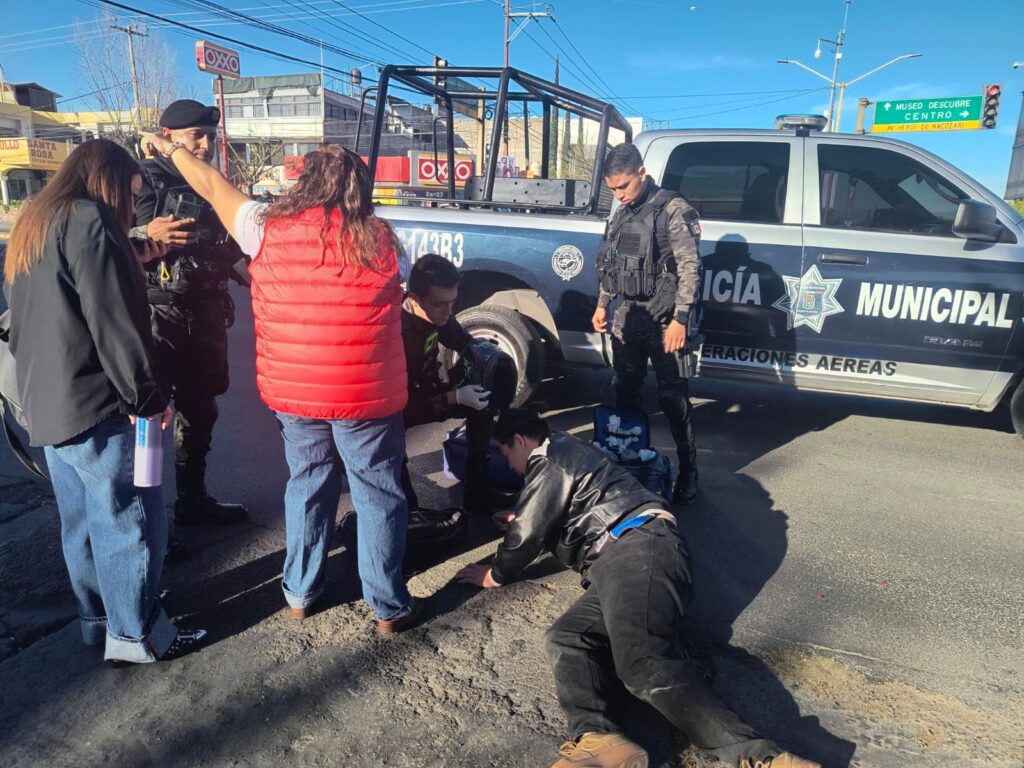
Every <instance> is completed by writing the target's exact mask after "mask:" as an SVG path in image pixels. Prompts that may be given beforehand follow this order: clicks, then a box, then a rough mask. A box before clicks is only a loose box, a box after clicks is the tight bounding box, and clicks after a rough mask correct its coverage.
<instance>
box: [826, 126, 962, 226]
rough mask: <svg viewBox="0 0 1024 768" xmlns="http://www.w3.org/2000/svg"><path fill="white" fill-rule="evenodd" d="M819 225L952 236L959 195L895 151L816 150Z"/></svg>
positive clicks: (834, 147)
mask: <svg viewBox="0 0 1024 768" xmlns="http://www.w3.org/2000/svg"><path fill="white" fill-rule="evenodd" d="M818 181H819V184H820V189H821V225H822V226H823V227H836V228H841V229H869V230H879V231H885V232H907V233H914V234H920V235H939V236H944V237H952V236H953V219H954V218H955V217H956V210H957V207H958V206H959V204H960V201H961V200H964V199H966V197H967V195H965V194H964V193H963V192H962V191H960V190H959V189H957V188H956V187H954V186H952V185H951V184H950V183H949V182H948V181H946V180H945V179H944V178H942V177H941V176H939V175H938V174H937V173H935V171H933V170H931V169H930V168H928V167H926V166H925V165H923V164H921V163H919V162H917V161H916V160H913V159H911V158H909V157H907V156H906V155H902V154H900V153H899V152H892V151H889V150H886V149H877V148H874V147H853V146H845V145H839V144H831V145H830V144H821V145H819V147H818Z"/></svg>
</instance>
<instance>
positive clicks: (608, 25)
mask: <svg viewBox="0 0 1024 768" xmlns="http://www.w3.org/2000/svg"><path fill="white" fill-rule="evenodd" d="M119 1H120V0H119ZM219 2H220V4H221V5H225V6H228V7H230V8H232V9H237V10H243V9H244V10H243V12H244V13H247V14H248V15H252V16H261V17H268V19H269V20H270V21H273V22H274V23H277V24H280V25H281V26H285V27H288V28H290V29H292V30H295V31H299V32H301V33H302V34H304V35H307V36H309V37H313V38H317V39H320V38H322V39H324V40H325V41H326V42H328V43H329V44H333V45H335V46H337V47H339V48H343V49H345V50H346V51H349V52H350V53H351V54H352V56H351V57H350V56H343V55H340V54H337V53H334V52H331V51H326V52H325V57H324V61H325V64H327V65H328V66H333V67H337V68H339V69H345V70H347V69H349V68H351V67H352V66H357V65H365V64H367V63H368V62H374V61H376V62H385V63H429V61H430V58H429V55H428V53H427V51H430V52H431V53H437V54H440V55H442V56H444V57H446V58H447V59H448V60H449V62H450V63H451V64H464V65H474V66H477V65H483V66H498V65H500V64H501V57H502V7H501V5H500V4H499V3H498V2H497V1H496V0H344V2H340V1H339V0H219ZM93 3H95V0H90V4H88V5H87V4H85V3H84V2H82V0H35V2H32V3H27V2H17V3H15V2H14V1H13V0H11V2H7V3H5V8H4V11H3V16H2V18H3V23H2V25H0V66H2V67H3V69H4V73H5V75H6V77H7V79H9V80H13V81H26V80H34V81H37V82H40V83H42V84H44V85H46V86H47V87H50V88H53V89H54V90H57V91H59V92H60V93H62V94H63V95H64V96H65V97H72V96H77V95H79V94H81V93H84V92H85V91H88V90H89V87H88V86H87V84H86V83H85V82H84V79H83V78H82V76H80V75H79V74H77V67H76V62H75V57H74V52H73V48H72V47H71V46H70V44H69V37H68V36H69V35H70V34H71V33H72V32H74V27H73V26H69V25H73V24H74V23H76V22H90V21H92V20H94V19H95V18H96V16H97V14H98V11H97V9H96V8H95V7H93ZM123 4H125V5H130V6H132V7H133V8H136V9H140V10H145V11H150V12H153V13H156V14H160V15H169V16H170V17H171V18H174V19H176V20H179V21H183V22H187V23H190V24H193V25H195V26H199V27H203V28H205V29H208V30H209V31H211V32H217V33H219V34H223V35H228V36H231V37H236V38H239V39H242V40H245V41H247V42H251V43H255V44H258V45H262V46H264V47H267V48H270V49H272V50H275V51H279V52H284V53H288V54H291V55H293V56H297V57H299V58H303V59H309V60H313V61H319V57H320V51H319V47H318V46H315V45H312V46H311V45H308V44H305V43H303V42H300V41H298V40H294V39H290V38H286V37H281V36H279V35H275V34H272V33H269V32H265V31H262V30H256V29H253V28H252V27H248V26H244V25H241V24H226V23H224V22H223V21H213V16H214V15H213V14H212V13H211V12H209V11H205V12H203V11H196V10H195V7H197V5H198V3H197V2H195V0H189V1H188V2H179V3H174V4H172V3H167V2H163V3H158V2H154V0H126V1H125V2H124V3H123ZM552 6H553V7H552V10H553V13H554V16H555V22H554V23H553V22H551V21H549V20H540V21H534V22H531V23H530V24H529V26H528V27H527V29H526V30H525V31H524V32H523V33H522V34H520V35H519V36H518V37H516V39H515V40H514V41H513V42H512V46H511V63H512V65H513V66H516V67H519V68H521V69H525V70H527V71H530V72H534V73H536V74H540V75H547V76H551V75H552V73H553V68H554V61H553V58H552V57H553V56H554V55H555V54H560V55H561V56H562V81H563V82H564V83H566V84H568V85H570V86H573V87H577V88H579V89H580V90H584V91H587V92H590V93H597V92H611V93H613V94H615V95H616V96H617V97H620V98H621V99H622V101H624V102H625V104H626V105H627V106H626V108H624V109H623V112H625V113H626V114H628V115H630V116H632V115H643V116H645V117H647V118H649V119H653V120H668V121H670V125H672V126H673V127H725V128H728V127H769V126H770V125H771V121H772V119H773V117H774V116H775V115H777V114H780V113H785V112H820V111H821V110H823V109H824V107H825V106H826V105H827V103H828V91H827V83H825V82H824V81H822V80H819V79H817V78H815V77H814V76H813V75H811V74H809V73H807V72H805V71H803V70H801V69H799V68H798V67H795V66H792V65H781V64H776V63H775V62H776V60H777V59H780V58H790V59H797V60H799V61H801V62H803V63H804V64H807V65H808V66H811V67H814V68H815V69H818V70H819V71H823V72H826V73H827V74H830V72H829V71H828V70H829V69H830V67H831V52H830V50H829V48H828V46H826V45H824V44H823V48H822V57H821V58H820V59H818V60H815V59H814V50H815V46H816V42H817V40H818V38H819V37H823V38H830V39H835V37H836V34H837V33H838V30H839V28H840V26H841V24H842V17H843V8H844V5H843V0H687V1H686V2H679V1H678V0H558V1H557V2H554V3H553V4H552ZM529 10H538V11H543V10H544V4H543V3H536V4H532V3H530V2H526V1H524V0H519V1H518V2H513V11H529ZM359 14H361V15H359ZM122 15H123V14H122ZM371 20H372V21H371ZM372 22H376V24H377V25H380V26H376V25H375V24H374V23H372ZM147 23H148V24H150V31H154V32H155V31H157V30H156V29H154V26H153V24H154V23H153V22H152V21H148V22H147ZM346 25H347V26H346ZM90 29H92V30H93V31H94V32H96V33H99V32H105V31H106V30H103V29H102V28H101V27H100V26H98V25H95V24H93V25H92V26H91V27H90ZM1022 31H1024V0H979V1H978V2H974V3H965V2H962V1H960V0H956V1H954V0H853V3H852V4H851V6H850V9H849V23H848V28H847V37H846V46H845V48H844V56H843V60H842V63H841V65H840V72H839V79H840V80H841V81H842V80H851V79H853V78H855V77H858V76H859V75H861V74H863V73H865V72H867V71H868V70H871V69H873V68H874V67H876V66H878V65H879V64H882V63H883V62H885V61H888V60H889V59H892V58H894V57H896V56H899V55H902V54H905V53H921V54H923V57H922V58H919V59H914V60H910V61H904V62H900V63H897V64H895V65H893V66H891V67H889V68H887V69H885V70H883V71H881V72H878V73H876V74H874V75H871V76H870V77H869V78H866V79H865V80H863V81H861V82H860V83H857V84H856V85H854V86H851V87H850V88H849V89H848V91H847V94H846V101H845V105H844V109H843V114H842V127H843V128H844V129H846V130H851V129H852V128H853V126H854V121H855V117H856V109H857V107H856V104H857V99H858V97H861V96H864V97H867V98H871V99H880V100H884V99H892V98H913V97H920V98H930V97H941V96H962V95H971V94H977V93H980V92H981V88H982V86H983V85H984V84H986V83H1001V84H1002V85H1003V98H1002V103H1001V106H1000V116H999V125H998V127H997V128H996V129H995V130H991V131H959V132H948V133H935V134H913V135H910V136H909V140H910V141H912V142H914V143H916V144H919V145H921V146H923V147H925V148H927V149H929V150H931V151H933V152H935V153H936V154H939V155H940V156H942V157H944V158H945V159H947V160H948V161H950V162H951V163H953V164H954V165H957V166H959V167H960V168H962V169H963V170H965V171H967V172H968V173H970V174H971V175H973V176H975V177H976V178H977V179H979V180H980V181H981V182H982V183H984V184H985V185H986V186H988V187H990V188H991V189H993V190H994V191H995V192H997V193H999V194H1001V193H1002V192H1003V190H1004V187H1005V182H1006V172H1007V168H1008V165H1009V156H1010V150H1011V147H1012V143H1013V134H1014V131H1015V128H1016V125H1017V119H1018V115H1019V112H1020V108H1021V91H1022V90H1024V68H1021V69H1018V70H1013V69H1012V68H1011V65H1012V63H1013V62H1014V61H1015V60H1024V35H1022ZM159 34H161V35H162V36H163V37H164V39H165V40H166V42H167V43H169V44H170V45H171V46H172V47H173V48H174V50H175V51H176V54H177V61H176V64H177V69H178V71H179V75H180V79H181V82H183V83H184V84H185V85H189V86H192V87H193V88H194V89H195V92H196V93H199V94H207V93H209V81H210V78H209V76H208V75H204V74H202V73H200V72H198V71H197V70H196V68H195V64H194V52H193V46H194V41H195V39H196V38H197V37H198V36H197V35H195V34H193V33H191V32H184V33H177V32H173V31H171V30H170V29H169V28H165V29H161V30H159ZM382 43H383V45H382ZM414 44H415V45H414ZM418 46H421V47H418ZM242 68H243V74H247V75H261V74H279V73H285V72H296V71H304V70H308V69H309V68H308V67H303V66H301V65H297V64H288V63H284V62H280V61H275V60H273V59H271V58H269V57H267V56H264V55H260V54H256V53H251V52H246V51H244V50H243V51H242ZM363 71H364V72H365V73H366V74H368V75H372V74H373V68H372V67H366V68H365V69H364V70H363ZM819 87H824V88H825V89H826V90H818V91H811V89H815V88H819ZM707 94H712V95H707ZM724 94H729V95H724ZM90 106H95V104H94V103H91V102H90V100H89V99H80V100H77V101H74V102H69V103H65V104H63V105H62V108H66V109H72V108H78V109H87V108H89V107H90Z"/></svg>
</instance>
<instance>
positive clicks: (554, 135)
mask: <svg viewBox="0 0 1024 768" xmlns="http://www.w3.org/2000/svg"><path fill="white" fill-rule="evenodd" d="M555 85H558V56H555ZM548 141H550V142H551V162H552V163H554V165H552V166H551V169H554V171H553V172H552V170H551V169H549V170H548V177H549V178H554V177H555V176H556V175H557V174H558V107H557V106H555V111H554V114H552V115H551V136H550V138H549V139H548Z"/></svg>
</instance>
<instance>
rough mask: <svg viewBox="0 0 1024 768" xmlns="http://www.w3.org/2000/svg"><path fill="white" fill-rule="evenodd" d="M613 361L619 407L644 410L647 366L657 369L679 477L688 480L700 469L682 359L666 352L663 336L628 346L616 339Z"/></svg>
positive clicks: (688, 386)
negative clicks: (691, 474) (674, 446)
mask: <svg viewBox="0 0 1024 768" xmlns="http://www.w3.org/2000/svg"><path fill="white" fill-rule="evenodd" d="M612 354H613V355H614V359H613V361H612V365H613V368H614V370H615V383H614V388H615V407H616V408H623V409H629V410H634V411H640V410H643V404H642V397H641V396H642V394H643V388H644V379H646V378H647V362H648V360H649V361H650V363H651V365H652V366H653V368H654V375H655V378H656V380H657V382H658V404H659V405H660V406H661V410H662V411H664V412H665V417H666V418H667V419H668V426H669V429H670V430H671V431H672V437H673V438H674V440H675V443H676V451H677V452H678V454H679V456H678V458H679V476H680V478H685V477H686V476H687V473H688V472H690V471H691V470H693V471H696V469H697V441H696V438H695V436H694V432H693V408H692V407H691V406H690V385H689V382H688V381H687V380H686V378H684V377H683V376H681V375H680V373H679V364H678V358H677V356H676V355H675V354H669V353H668V352H666V351H665V347H664V346H663V343H662V334H660V333H655V334H653V335H652V336H650V337H649V338H646V339H642V340H636V341H630V343H629V344H624V343H623V342H622V341H620V340H619V339H618V337H616V336H612Z"/></svg>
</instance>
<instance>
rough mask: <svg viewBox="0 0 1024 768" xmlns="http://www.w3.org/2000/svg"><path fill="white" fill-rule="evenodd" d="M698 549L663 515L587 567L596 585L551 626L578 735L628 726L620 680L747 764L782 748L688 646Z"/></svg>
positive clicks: (700, 740)
mask: <svg viewBox="0 0 1024 768" xmlns="http://www.w3.org/2000/svg"><path fill="white" fill-rule="evenodd" d="M691 573H692V571H691V567H690V556H689V553H688V552H687V550H686V545H685V544H684V542H683V540H682V539H681V538H680V537H679V535H678V534H677V533H676V530H675V526H674V525H672V524H671V523H669V522H667V521H664V520H653V521H651V522H649V523H647V524H646V525H644V526H642V527H639V528H633V529H631V530H629V531H627V532H626V533H624V534H623V535H622V538H620V539H619V540H617V541H613V542H610V543H609V544H608V545H607V546H606V548H605V550H604V552H602V553H601V555H600V557H598V558H597V560H596V561H595V562H594V564H593V565H592V566H591V567H590V570H589V571H588V572H587V579H589V581H590V585H589V586H588V588H587V591H586V594H584V595H583V597H581V598H580V599H579V600H577V601H576V603H575V604H574V605H573V606H572V607H571V608H570V609H569V610H568V611H566V612H565V614H563V615H562V616H561V617H560V618H559V619H558V620H557V621H555V623H554V624H553V625H552V627H551V629H549V630H548V632H547V635H546V636H545V638H544V640H545V650H546V651H547V655H548V661H549V662H550V664H551V668H552V670H553V672H554V675H555V691H556V693H557V694H558V703H559V704H560V705H561V707H562V710H563V711H564V712H565V716H566V719H567V720H568V722H569V735H570V737H571V738H573V739H579V737H580V736H582V735H583V734H584V733H589V732H598V733H621V731H622V729H621V727H620V726H619V725H618V712H616V710H615V708H614V702H615V701H616V700H617V699H619V698H621V696H620V695H619V691H620V690H621V688H620V685H619V682H620V681H621V683H622V684H623V685H625V687H626V690H628V691H629V692H630V693H631V694H632V695H633V696H635V697H636V698H638V699H640V700H642V701H645V702H647V703H648V704H650V705H651V706H653V707H654V708H655V709H657V710H658V711H659V712H660V713H661V714H662V715H663V716H664V717H665V719H666V720H668V721H669V722H670V723H671V724H672V725H673V726H674V727H676V728H678V729H679V730H680V731H682V732H683V733H684V734H686V736H687V738H689V740H690V741H691V742H692V743H693V744H694V746H696V747H698V748H699V749H704V750H708V751H710V752H712V753H714V755H715V756H716V757H717V758H718V759H719V760H724V761H726V762H728V763H731V764H732V765H737V764H738V762H739V760H740V759H742V758H748V759H750V760H762V759H764V758H766V757H768V756H770V755H777V754H779V752H780V750H779V748H778V747H777V746H776V745H775V744H774V743H773V742H771V741H768V740H766V739H762V738H761V737H760V736H758V735H757V733H755V731H754V730H753V729H752V728H751V727H750V726H749V725H747V724H746V723H745V722H743V721H742V720H741V719H740V718H739V716H738V715H737V714H736V713H735V712H733V711H732V709H730V708H729V707H728V705H726V704H725V702H723V701H722V700H721V699H719V698H718V696H717V695H716V694H715V693H714V691H712V690H711V688H710V687H709V686H708V685H707V683H706V682H704V679H703V674H702V671H701V670H700V669H699V668H698V667H697V666H696V665H694V664H693V663H692V662H691V661H690V660H689V659H687V658H686V653H685V651H684V650H683V648H684V644H683V630H682V627H683V614H684V611H685V609H686V606H687V604H688V603H689V602H690V598H691V594H692V592H693V582H692V578H691Z"/></svg>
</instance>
